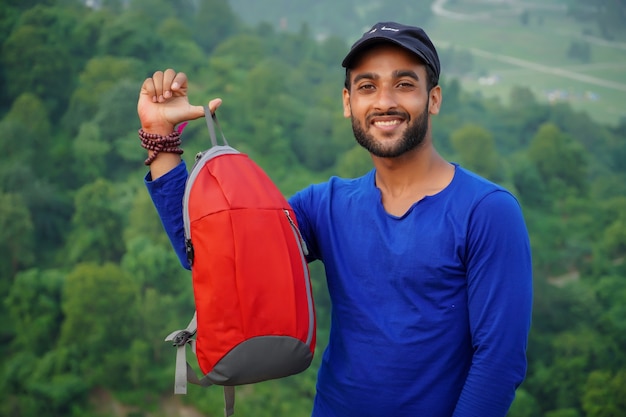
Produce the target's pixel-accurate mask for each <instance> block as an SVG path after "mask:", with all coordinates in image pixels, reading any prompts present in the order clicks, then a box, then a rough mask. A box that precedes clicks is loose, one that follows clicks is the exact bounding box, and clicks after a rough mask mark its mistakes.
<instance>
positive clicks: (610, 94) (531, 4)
mask: <svg viewBox="0 0 626 417" xmlns="http://www.w3.org/2000/svg"><path fill="white" fill-rule="evenodd" d="M384 20H396V21H400V22H402V23H406V24H414V25H418V26H422V27H424V28H425V29H426V31H427V32H428V33H429V35H430V36H431V38H432V39H433V41H434V43H435V45H436V46H437V47H438V50H439V54H440V57H441V61H442V80H441V85H442V89H443V97H444V99H443V107H442V111H441V114H440V115H438V116H437V117H435V118H434V121H433V123H434V140H435V143H436V146H437V147H438V149H439V150H440V151H441V153H442V154H443V155H444V156H445V157H446V158H447V159H449V160H452V161H455V162H458V163H460V164H462V165H463V166H465V167H467V168H469V169H472V170H474V171H476V172H478V173H479V174H481V175H483V176H485V177H487V178H489V179H491V180H493V181H496V182H498V183H500V184H502V185H504V186H506V187H508V188H509V189H510V190H511V191H513V192H514V194H515V195H516V196H517V197H518V198H519V200H520V202H521V203H522V206H523V210H524V214H525V217H526V221H527V224H528V228H529V231H530V235H531V243H532V250H533V258H534V285H535V302H534V314H533V328H532V331H531V335H530V341H529V349H528V355H529V370H528V376H527V379H526V381H525V382H524V383H523V385H522V386H521V387H520V389H519V390H518V393H517V397H516V399H515V402H514V403H513V406H512V408H511V410H510V412H509V416H510V417H620V416H624V415H626V264H625V263H624V256H625V255H626V105H625V103H626V1H624V0H595V1H593V2H590V1H587V0H543V1H538V0H528V1H521V0H520V1H515V0H508V1H503V0H501V1H498V0H482V1H481V0H448V1H445V0H436V1H419V2H416V1H409V0H396V1H395V2H393V4H390V3H389V2H383V1H378V0H370V1H363V0H318V1H315V2H309V1H304V0H291V1H290V0H264V1H255V0H231V1H227V0H101V1H97V0H91V1H79V0H44V1H32V0H2V1H1V3H0V132H1V133H0V300H1V301H2V302H1V303H0V323H1V325H0V416H7V417H9V416H10V417H78V416H80V417H165V416H168V417H213V416H220V415H222V414H223V410H222V408H223V399H222V391H221V389H220V388H217V387H214V388H209V389H203V388H199V387H196V386H191V387H190V390H189V394H188V395H186V396H174V395H173V375H174V373H173V370H174V355H175V350H174V348H173V347H172V346H171V345H170V344H168V343H165V342H164V341H163V339H164V338H165V336H166V335H167V334H168V333H169V332H170V331H172V330H174V329H179V328H181V327H184V326H185V325H186V324H187V321H188V320H189V318H190V316H191V315H192V314H193V309H194V306H193V296H192V290H191V281H190V278H191V277H190V273H189V272H188V271H186V270H184V269H182V268H181V267H180V265H179V263H178V260H177V258H176V256H175V255H174V252H173V251H172V249H171V247H170V245H169V242H168V240H167V238H166V236H165V233H164V232H163V229H162V227H161V224H160V223H159V219H158V217H157V215H156V212H155V210H154V208H153V206H152V203H151V201H150V199H149V197H148V194H147V192H146V190H145V187H144V184H143V177H144V175H145V173H146V172H147V169H146V167H145V166H144V165H143V160H144V159H145V151H144V150H143V149H142V148H141V147H140V146H139V140H138V138H137V129H138V128H139V127H140V126H139V120H138V117H137V112H136V103H137V96H138V92H139V89H140V86H141V84H142V82H143V80H144V79H145V78H146V77H148V76H150V75H151V74H152V73H153V72H154V71H155V70H159V69H165V68H168V67H172V68H175V69H176V70H179V71H184V72H185V73H187V75H188V76H189V78H190V89H189V92H190V97H191V101H192V102H193V103H194V104H205V103H207V102H208V101H209V100H210V99H211V98H213V97H221V98H223V99H224V104H223V106H222V107H221V108H220V110H219V117H220V123H221V126H222V128H223V130H224V132H225V134H226V136H227V138H228V139H229V142H230V143H231V144H232V145H233V146H235V147H236V148H238V149H239V150H241V151H244V152H247V153H248V154H250V155H251V156H252V157H253V159H255V160H256V161H257V162H258V163H259V164H260V165H261V166H262V167H263V168H264V169H265V170H266V171H267V172H268V174H269V175H270V176H271V177H272V179H273V180H274V181H275V182H276V184H277V185H278V186H279V187H280V188H281V190H282V191H283V192H284V194H285V195H286V196H289V195H291V194H292V193H294V192H295V191H297V190H299V189H300V188H303V187H304V186H306V185H308V184H310V183H314V182H320V181H324V180H325V179H327V178H328V177H329V176H330V175H341V176H348V177H350V176H358V175H361V174H363V173H365V172H366V171H368V170H370V169H371V168H372V166H371V161H370V159H369V156H368V155H367V153H366V152H365V151H363V150H361V149H360V148H359V147H358V146H356V145H355V142H354V139H353V136H352V131H351V127H350V123H349V121H348V120H346V119H344V118H343V116H342V108H341V89H342V87H343V78H344V72H343V69H342V68H341V65H340V63H341V60H342V59H343V56H344V55H345V53H346V52H347V50H348V48H349V46H350V45H351V43H352V42H353V41H354V40H356V39H357V38H358V37H360V35H361V34H362V32H364V31H365V30H367V29H368V28H369V27H370V26H371V25H372V24H373V23H375V22H377V21H384ZM205 132H206V127H205V126H204V122H203V121H202V120H200V121H193V122H191V123H190V124H189V125H188V127H187V128H186V130H185V133H184V135H183V141H184V145H183V146H184V148H185V154H184V155H183V157H184V159H185V160H186V161H187V162H188V164H189V165H190V164H191V163H192V161H193V156H194V155H195V153H196V152H197V151H200V150H203V149H206V148H208V147H209V146H210V145H209V140H208V137H207V135H206V133H205ZM260 267H262V266H260ZM311 270H312V274H313V281H314V282H313V284H314V290H315V296H316V307H317V313H318V349H317V352H316V358H315V361H314V364H313V366H312V367H311V368H310V369H309V370H307V371H306V372H304V373H302V374H299V375H296V376H293V377H289V378H286V379H282V380H277V381H268V382H264V383H260V384H255V385H251V386H245V387H241V388H239V389H238V391H237V395H238V397H237V415H247V416H251V415H254V416H256V417H266V416H292V417H305V416H309V415H310V411H311V406H312V398H313V396H314V393H315V376H316V370H317V366H318V364H319V360H320V358H321V353H322V350H323V348H324V346H325V344H326V340H327V337H328V317H329V311H330V307H329V303H328V297H327V295H326V286H325V281H324V275H323V268H322V266H321V265H320V264H319V263H314V264H312V265H311Z"/></svg>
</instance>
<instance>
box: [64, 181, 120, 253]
mask: <svg viewBox="0 0 626 417" xmlns="http://www.w3.org/2000/svg"><path fill="white" fill-rule="evenodd" d="M118 198H119V196H118V195H117V193H116V189H115V186H114V185H113V184H112V183H110V182H108V181H105V180H103V179H98V180H96V181H95V182H93V183H91V184H88V185H85V186H84V187H82V188H81V189H80V190H78V192H77V193H76V197H75V200H74V215H73V216H72V230H71V231H70V234H69V238H68V241H67V261H68V262H70V263H75V262H87V261H91V262H106V261H118V260H119V259H120V258H121V256H122V254H123V253H124V240H123V239H122V233H123V222H122V215H121V213H119V212H118V211H117V210H116V209H115V206H113V205H112V204H111V202H114V201H116V200H117V199H118Z"/></svg>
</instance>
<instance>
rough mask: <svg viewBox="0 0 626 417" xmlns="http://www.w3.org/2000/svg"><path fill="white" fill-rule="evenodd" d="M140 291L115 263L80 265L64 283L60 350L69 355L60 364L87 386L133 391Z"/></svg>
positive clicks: (61, 367) (60, 366)
mask: <svg viewBox="0 0 626 417" xmlns="http://www.w3.org/2000/svg"><path fill="white" fill-rule="evenodd" d="M138 296H139V293H138V288H137V285H136V283H135V281H134V280H133V279H132V277H131V276H129V275H128V273H126V272H125V271H124V270H122V269H121V268H119V267H118V266H116V265H114V264H111V263H104V264H95V263H82V264H78V265H76V266H75V267H74V268H73V269H72V270H71V271H70V273H69V274H68V275H67V277H66V279H65V285H64V286H63V293H62V302H61V307H62V310H63V314H64V317H65V319H64V321H63V323H62V325H61V334H60V337H59V346H62V347H63V348H64V349H67V351H68V353H69V355H68V356H67V357H66V358H58V359H59V360H62V362H61V364H59V365H57V366H58V367H59V368H60V369H66V370H72V371H74V372H78V373H79V375H81V377H82V379H83V380H84V383H85V384H86V385H87V386H88V387H93V386H94V385H103V386H108V387H111V388H122V387H129V386H130V384H129V378H128V377H129V375H128V372H129V370H128V366H129V365H130V363H129V362H128V359H129V357H128V355H129V353H128V347H129V346H131V344H132V342H133V340H135V338H136V337H137V335H138V334H139V333H138V330H139V328H138V327H137V323H138V318H137V301H138Z"/></svg>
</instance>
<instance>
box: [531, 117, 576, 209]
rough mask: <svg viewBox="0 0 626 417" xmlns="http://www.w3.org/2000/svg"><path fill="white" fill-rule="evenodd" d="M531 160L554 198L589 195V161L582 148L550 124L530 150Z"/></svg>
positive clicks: (544, 127) (532, 142) (540, 131)
mask: <svg viewBox="0 0 626 417" xmlns="http://www.w3.org/2000/svg"><path fill="white" fill-rule="evenodd" d="M528 157H529V158H530V160H531V161H532V162H533V164H534V165H535V166H536V167H537V170H538V171H539V174H540V175H541V178H542V180H543V182H544V183H545V184H546V185H547V186H548V190H549V191H550V192H551V193H554V195H555V196H557V197H560V198H563V197H564V196H566V195H568V194H572V193H574V194H575V195H584V194H585V193H586V192H587V188H588V181H587V160H586V157H585V152H584V149H583V148H582V146H580V144H578V143H577V142H575V141H574V140H573V139H572V138H571V136H569V135H567V134H564V133H563V132H562V131H561V130H560V129H559V128H558V127H557V126H555V125H554V124H551V123H546V124H544V125H542V126H541V127H540V128H539V130H538V131H537V133H536V134H535V136H534V137H533V139H532V141H531V143H530V147H529V148H528Z"/></svg>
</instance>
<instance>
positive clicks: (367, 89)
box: [357, 83, 376, 93]
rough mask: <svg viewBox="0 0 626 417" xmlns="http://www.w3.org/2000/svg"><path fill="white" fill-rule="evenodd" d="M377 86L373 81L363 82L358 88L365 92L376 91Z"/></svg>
mask: <svg viewBox="0 0 626 417" xmlns="http://www.w3.org/2000/svg"><path fill="white" fill-rule="evenodd" d="M375 89H376V87H375V86H374V84H371V83H363V84H360V85H359V86H358V87H357V90H359V91H362V92H364V93H367V92H371V91H374V90H375Z"/></svg>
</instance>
